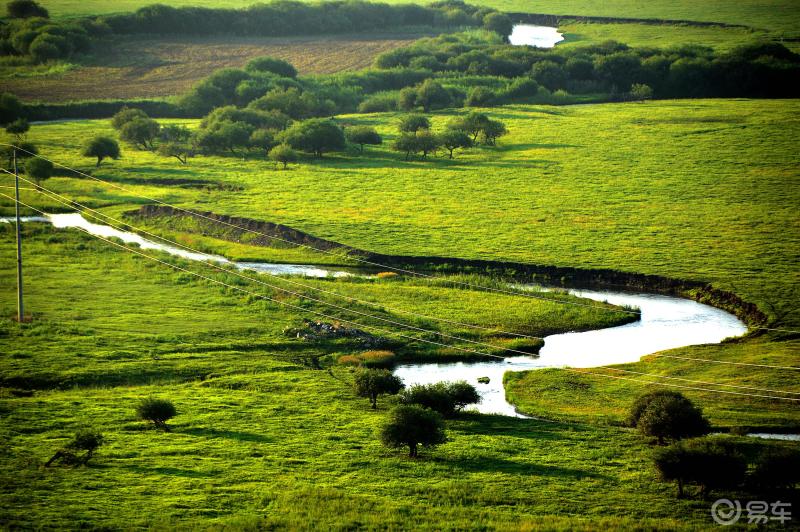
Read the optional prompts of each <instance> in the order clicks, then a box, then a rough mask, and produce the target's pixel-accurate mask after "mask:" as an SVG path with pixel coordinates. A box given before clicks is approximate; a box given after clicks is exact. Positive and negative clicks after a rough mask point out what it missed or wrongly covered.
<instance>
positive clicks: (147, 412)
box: [136, 397, 178, 431]
mask: <svg viewBox="0 0 800 532" xmlns="http://www.w3.org/2000/svg"><path fill="white" fill-rule="evenodd" d="M177 413H178V412H177V411H176V410H175V405H173V404H172V402H171V401H168V400H166V399H155V398H153V397H148V398H147V399H142V401H141V402H140V403H139V404H138V405H137V406H136V417H138V418H139V419H141V420H143V421H151V422H152V423H153V425H155V426H156V428H160V429H164V430H166V431H169V427H168V426H167V421H168V420H170V419H172V418H173V417H175V415H176V414H177Z"/></svg>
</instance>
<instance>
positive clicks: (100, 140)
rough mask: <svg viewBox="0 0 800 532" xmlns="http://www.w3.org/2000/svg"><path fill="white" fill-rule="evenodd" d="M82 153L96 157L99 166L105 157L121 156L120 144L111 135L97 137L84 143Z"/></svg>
mask: <svg viewBox="0 0 800 532" xmlns="http://www.w3.org/2000/svg"><path fill="white" fill-rule="evenodd" d="M82 154H83V156H84V157H96V158H97V166H98V167H99V166H100V163H102V162H103V159H115V160H116V159H119V158H120V152H119V144H117V141H116V140H114V139H112V138H109V137H102V136H100V137H95V138H93V139H91V140H89V141H88V142H87V143H86V144H85V145H84V147H83V152H82Z"/></svg>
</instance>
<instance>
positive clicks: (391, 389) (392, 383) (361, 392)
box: [353, 369, 403, 408]
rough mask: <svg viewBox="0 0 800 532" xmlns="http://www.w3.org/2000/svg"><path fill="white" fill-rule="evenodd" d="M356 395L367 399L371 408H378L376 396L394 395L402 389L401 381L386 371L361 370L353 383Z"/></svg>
mask: <svg viewBox="0 0 800 532" xmlns="http://www.w3.org/2000/svg"><path fill="white" fill-rule="evenodd" d="M353 386H354V388H355V391H356V394H357V395H358V396H359V397H366V398H368V399H369V402H370V404H371V405H372V408H378V396H380V395H395V394H397V393H399V392H400V390H402V389H403V381H402V380H400V378H399V377H397V376H396V375H394V374H392V372H391V371H389V370H386V369H362V370H359V371H357V372H356V375H355V380H354V381H353Z"/></svg>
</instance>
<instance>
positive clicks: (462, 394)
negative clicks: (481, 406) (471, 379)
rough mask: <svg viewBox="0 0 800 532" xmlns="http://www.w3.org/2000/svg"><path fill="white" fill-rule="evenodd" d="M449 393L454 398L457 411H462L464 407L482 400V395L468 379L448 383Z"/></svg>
mask: <svg viewBox="0 0 800 532" xmlns="http://www.w3.org/2000/svg"><path fill="white" fill-rule="evenodd" d="M447 393H448V394H449V395H450V397H451V398H452V399H453V405H454V406H455V409H456V412H460V411H462V410H463V409H464V407H466V406H469V405H474V404H477V403H480V402H481V395H480V394H479V393H478V390H476V389H475V387H474V386H473V385H471V384H469V383H468V382H466V381H456V382H451V383H449V384H448V385H447Z"/></svg>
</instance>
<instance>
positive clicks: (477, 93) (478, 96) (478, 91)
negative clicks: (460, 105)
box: [464, 87, 496, 107]
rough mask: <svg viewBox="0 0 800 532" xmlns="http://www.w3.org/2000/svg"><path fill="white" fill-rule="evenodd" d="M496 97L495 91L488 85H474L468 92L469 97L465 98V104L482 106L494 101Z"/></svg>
mask: <svg viewBox="0 0 800 532" xmlns="http://www.w3.org/2000/svg"><path fill="white" fill-rule="evenodd" d="M495 98H496V95H495V93H494V92H493V91H492V90H491V89H487V88H486V87H473V88H471V89H470V90H469V92H468V93H467V99H466V100H464V105H466V106H467V107H482V106H486V105H488V104H490V103H492V102H493V101H494V99H495Z"/></svg>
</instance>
